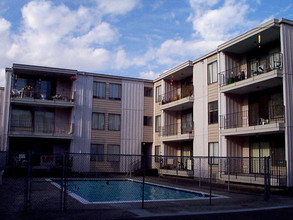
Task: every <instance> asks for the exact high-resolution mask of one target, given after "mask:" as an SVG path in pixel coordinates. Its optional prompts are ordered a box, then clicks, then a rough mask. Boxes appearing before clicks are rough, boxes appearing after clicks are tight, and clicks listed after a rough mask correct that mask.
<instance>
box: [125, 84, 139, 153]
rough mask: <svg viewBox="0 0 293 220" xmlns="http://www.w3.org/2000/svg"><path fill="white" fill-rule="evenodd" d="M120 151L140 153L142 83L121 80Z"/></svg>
mask: <svg viewBox="0 0 293 220" xmlns="http://www.w3.org/2000/svg"><path fill="white" fill-rule="evenodd" d="M122 94H123V95H122V113H121V151H120V153H122V154H141V143H142V141H143V116H144V84H143V83H142V82H133V81H126V80H123V81H122Z"/></svg>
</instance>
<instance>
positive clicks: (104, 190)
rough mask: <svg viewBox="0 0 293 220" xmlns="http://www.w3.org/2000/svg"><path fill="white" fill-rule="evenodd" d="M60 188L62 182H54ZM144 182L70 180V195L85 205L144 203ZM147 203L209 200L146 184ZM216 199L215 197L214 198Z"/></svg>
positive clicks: (195, 193) (169, 188)
mask: <svg viewBox="0 0 293 220" xmlns="http://www.w3.org/2000/svg"><path fill="white" fill-rule="evenodd" d="M52 183H53V184H54V185H56V186H57V187H60V181H53V182H52ZM142 187H143V184H142V182H139V181H135V180H130V179H117V180H113V179H112V180H106V179H104V180H69V181H68V186H67V190H68V192H69V195H70V196H71V197H73V198H75V199H77V200H78V201H79V202H81V203H83V204H93V203H122V202H141V201H142ZM144 189H145V201H146V202H148V201H174V200H191V199H192V200H194V199H204V198H208V197H209V195H208V194H204V193H201V192H196V191H189V190H184V189H178V188H173V187H168V186H163V185H157V184H152V183H145V188H144ZM213 197H214V196H213Z"/></svg>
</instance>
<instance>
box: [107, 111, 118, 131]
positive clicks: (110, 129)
mask: <svg viewBox="0 0 293 220" xmlns="http://www.w3.org/2000/svg"><path fill="white" fill-rule="evenodd" d="M112 116H113V117H114V118H113V120H114V125H113V126H114V127H112V124H111V123H110V120H111V119H110V118H111V117H112ZM118 116H119V120H117V118H116V117H118ZM116 120H117V121H119V125H116V124H115V123H116V122H117V121H116ZM116 127H117V128H116ZM108 130H109V131H120V130H121V115H120V114H108Z"/></svg>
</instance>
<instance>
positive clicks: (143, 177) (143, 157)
mask: <svg viewBox="0 0 293 220" xmlns="http://www.w3.org/2000/svg"><path fill="white" fill-rule="evenodd" d="M145 161H146V160H145V154H143V155H142V165H143V168H142V203H141V208H142V209H144V183H145V167H146V166H145V165H146V164H145Z"/></svg>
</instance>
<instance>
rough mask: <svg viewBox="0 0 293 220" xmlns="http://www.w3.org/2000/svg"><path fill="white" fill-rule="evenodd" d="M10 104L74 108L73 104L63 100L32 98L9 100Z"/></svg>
mask: <svg viewBox="0 0 293 220" xmlns="http://www.w3.org/2000/svg"><path fill="white" fill-rule="evenodd" d="M11 103H13V104H21V105H34V106H46V107H58V106H59V107H74V102H69V101H63V100H58V99H56V100H42V99H33V98H11Z"/></svg>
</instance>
